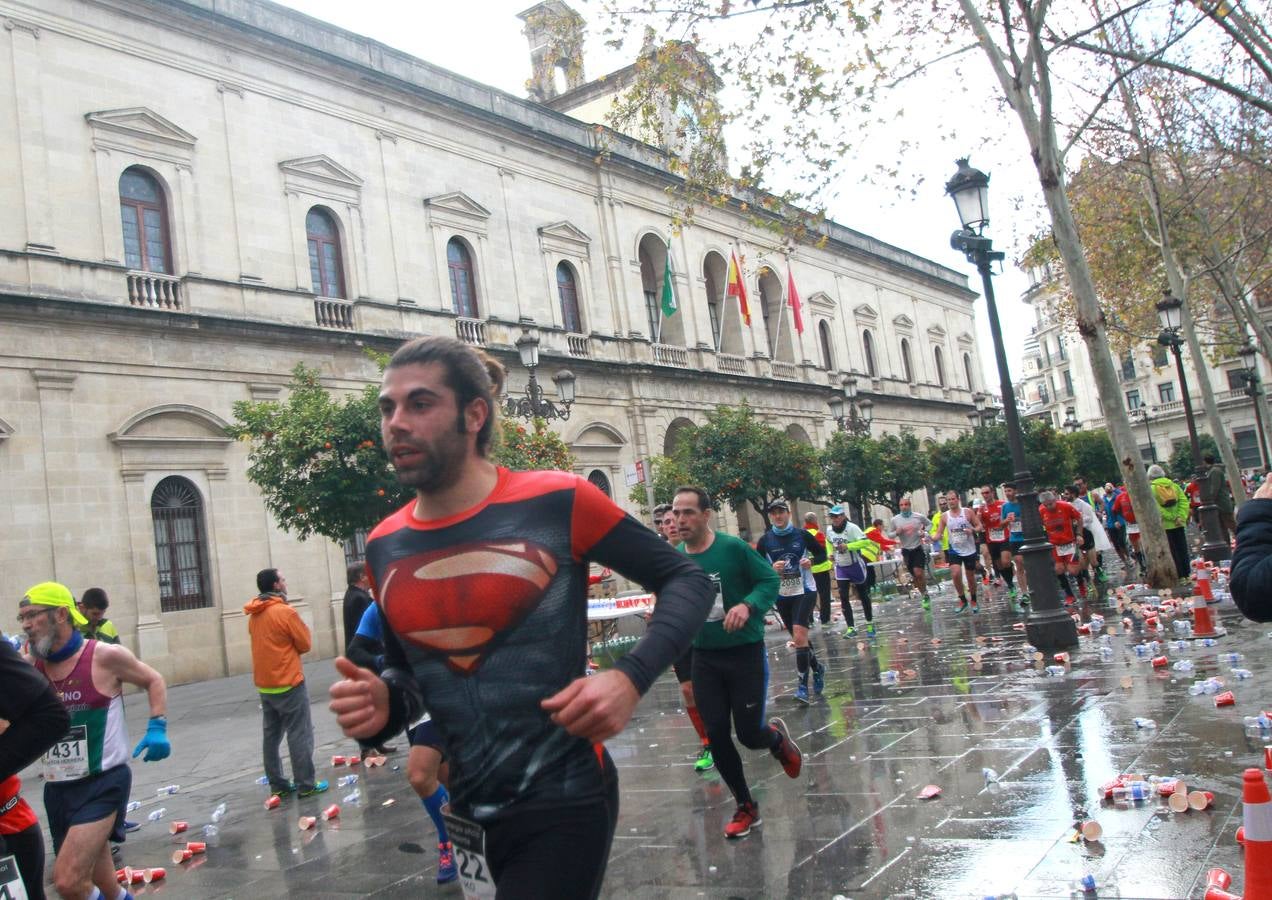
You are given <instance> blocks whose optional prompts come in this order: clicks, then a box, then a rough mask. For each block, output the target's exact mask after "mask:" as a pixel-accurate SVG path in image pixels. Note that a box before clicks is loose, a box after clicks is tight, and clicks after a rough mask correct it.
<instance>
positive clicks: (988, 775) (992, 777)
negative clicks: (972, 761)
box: [981, 767, 999, 787]
mask: <svg viewBox="0 0 1272 900" xmlns="http://www.w3.org/2000/svg"><path fill="white" fill-rule="evenodd" d="M981 774H982V775H984V776H985V787H989V786H990V785H991V784H998V777H999V776H998V773H997V772H995V771H994V770H993V769H991V768H988V767H986V768H984V769H981Z"/></svg>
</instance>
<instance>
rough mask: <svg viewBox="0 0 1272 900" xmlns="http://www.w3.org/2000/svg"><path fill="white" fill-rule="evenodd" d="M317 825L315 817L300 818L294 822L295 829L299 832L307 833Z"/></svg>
mask: <svg viewBox="0 0 1272 900" xmlns="http://www.w3.org/2000/svg"><path fill="white" fill-rule="evenodd" d="M317 824H318V817H317V816H301V817H300V818H299V819H297V820H296V827H297V828H299V829H300V830H301V831H308V830H309V829H311V828H313V827H314V826H315V825H317Z"/></svg>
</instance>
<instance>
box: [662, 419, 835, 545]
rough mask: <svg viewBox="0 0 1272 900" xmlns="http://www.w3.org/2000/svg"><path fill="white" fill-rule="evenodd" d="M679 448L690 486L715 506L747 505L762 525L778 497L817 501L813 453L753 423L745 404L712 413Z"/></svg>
mask: <svg viewBox="0 0 1272 900" xmlns="http://www.w3.org/2000/svg"><path fill="white" fill-rule="evenodd" d="M683 446H684V447H685V454H686V458H687V460H688V462H687V469H688V475H689V480H690V481H691V482H693V483H695V484H699V485H702V487H704V488H705V489H706V490H707V492H708V493H710V494H711V496H712V497H713V498H714V499H715V500H716V502H717V503H732V504H733V505H735V506H736V505H739V504H741V503H749V504H751V507H752V509H754V510H755V511H756V512H758V513H759V514H760V516H761V517H763V518H764V520H765V521H766V522H767V521H768V514H767V513H768V504H769V502H770V501H772V500H774V499H776V498H777V497H785V498H787V499H788V500H819V499H820V498H821V496H822V489H821V467H820V466H819V464H818V454H817V451H816V450H814V449H813V448H812V447H809V446H808V445H807V444H802V443H800V442H799V441H797V440H795V439H794V438H792V437H790V436H789V435H788V434H786V432H784V431H779V430H778V429H776V428H774V427H772V426H771V425H765V424H764V423H763V422H760V421H758V420H757V419H756V418H755V411H754V410H752V409H751V408H750V407H749V406H747V405H746V404H745V403H743V404H742V405H741V406H739V407H730V406H718V407H716V409H715V411H714V412H712V413H709V414H708V415H707V423H706V424H705V425H702V426H699V427H698V428H695V429H694V430H693V432H692V433H691V434H689V435H687V436H686V439H685V441H684V444H683Z"/></svg>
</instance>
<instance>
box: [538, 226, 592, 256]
mask: <svg viewBox="0 0 1272 900" xmlns="http://www.w3.org/2000/svg"><path fill="white" fill-rule="evenodd" d="M539 243H540V244H541V245H542V247H543V249H544V250H548V251H556V252H558V253H565V254H568V255H570V256H587V251H588V246H589V245H590V244H591V243H592V239H591V238H590V237H589V236H588V235H587V233H586V232H584V231H583V230H582V229H579V228H576V227H575V226H573V225H571V224H570V223H569V222H553V223H552V224H551V225H543V226H541V227H540V228H539Z"/></svg>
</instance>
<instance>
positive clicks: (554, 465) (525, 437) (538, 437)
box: [490, 418, 574, 472]
mask: <svg viewBox="0 0 1272 900" xmlns="http://www.w3.org/2000/svg"><path fill="white" fill-rule="evenodd" d="M490 458H491V459H492V460H493V461H494V462H496V463H498V464H499V465H501V466H507V467H508V468H509V469H517V470H519V471H535V470H538V469H560V470H562V471H565V472H568V471H570V470H571V469H572V468H574V456H573V455H572V454H571V453H570V448H569V447H568V446H567V445H566V443H565V441H563V440H561V438H560V436H559V435H558V434H557V433H556V432H555V431H552V430H551V429H549V428H548V423H547V422H545V421H543V419H535V420H534V422H533V423H532V425H531V427H530V428H526V427H525V426H524V425H522V424H520V423H518V422H517V421H515V420H512V419H504V418H501V419H500V420H499V440H498V441H496V442H495V445H494V448H493V450H492V452H491V454H490Z"/></svg>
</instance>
